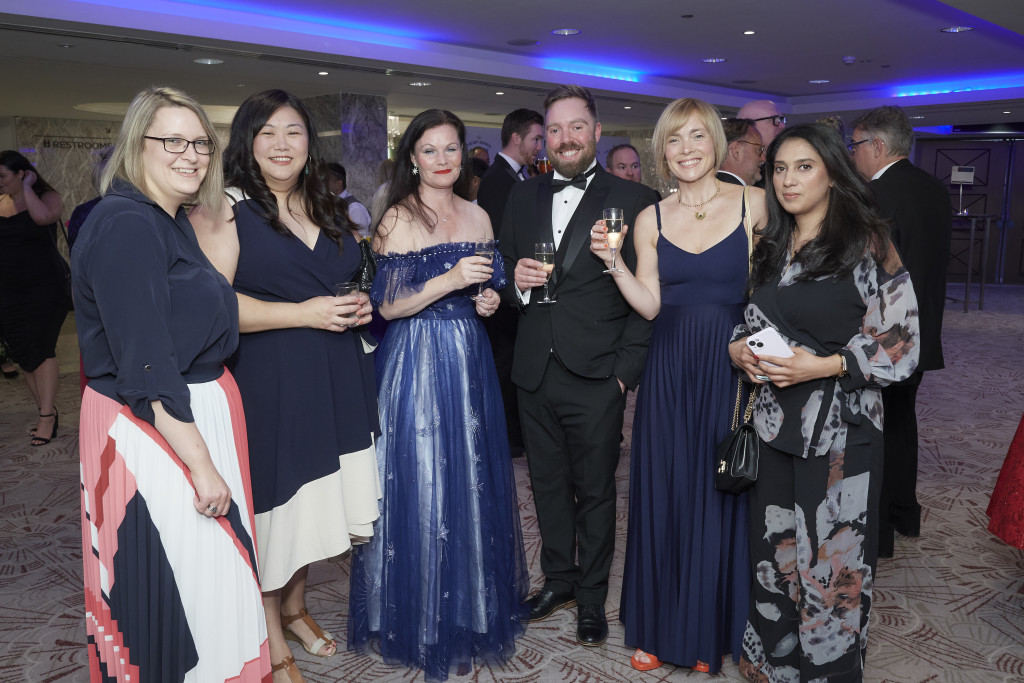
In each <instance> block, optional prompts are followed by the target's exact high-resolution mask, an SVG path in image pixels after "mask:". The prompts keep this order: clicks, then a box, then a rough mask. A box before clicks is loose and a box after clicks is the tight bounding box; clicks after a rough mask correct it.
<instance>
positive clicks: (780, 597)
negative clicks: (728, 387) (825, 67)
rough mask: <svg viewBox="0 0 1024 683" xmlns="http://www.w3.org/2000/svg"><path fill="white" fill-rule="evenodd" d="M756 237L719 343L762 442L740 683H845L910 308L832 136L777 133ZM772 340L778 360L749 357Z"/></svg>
mask: <svg viewBox="0 0 1024 683" xmlns="http://www.w3.org/2000/svg"><path fill="white" fill-rule="evenodd" d="M767 158H768V160H767V162H766V164H765V168H766V169H767V173H766V176H767V181H768V182H767V183H766V197H767V205H768V224H767V225H766V226H765V228H764V230H763V231H762V232H761V240H760V241H759V242H758V244H757V247H756V248H755V249H754V253H753V257H752V260H751V263H752V270H751V276H750V284H751V287H752V293H751V296H750V303H749V304H748V305H747V308H746V310H745V312H744V320H745V322H744V323H743V324H742V325H739V326H738V327H737V328H736V332H735V334H734V341H733V342H732V343H731V344H730V345H729V354H730V356H731V357H732V360H733V362H734V363H735V364H736V365H738V366H739V367H740V368H741V369H743V370H744V371H746V373H747V376H748V377H749V378H750V380H751V381H752V382H755V383H758V384H761V383H762V381H761V380H760V379H758V377H759V376H760V377H764V376H767V377H768V380H769V381H768V382H765V383H764V385H765V386H764V388H763V389H762V390H761V392H760V393H759V395H758V399H757V403H756V404H755V407H754V417H753V422H754V427H755V428H756V429H757V433H758V436H759V437H760V439H761V444H760V465H759V470H758V478H757V484H756V485H755V486H754V488H753V489H752V490H751V493H750V552H751V560H752V561H753V564H754V586H753V594H752V600H751V606H750V613H749V614H750V616H749V620H748V622H747V629H746V632H745V633H744V636H743V658H742V660H741V661H740V671H741V673H742V674H743V675H744V676H745V677H747V678H748V679H750V680H753V681H773V682H774V681H787V682H788V681H793V682H796V681H807V680H829V681H859V680H862V678H863V675H864V653H865V650H866V648H867V635H868V617H869V614H870V610H871V595H872V585H873V582H874V574H875V564H876V562H877V559H878V495H879V489H880V485H881V473H882V470H881V465H882V417H883V416H882V397H881V392H880V388H881V387H882V386H884V385H886V384H889V383H891V382H898V381H900V380H902V379H905V378H906V377H909V376H910V374H911V373H913V372H914V368H915V367H916V366H917V358H918V353H919V350H918V344H917V342H918V336H919V326H918V318H917V299H916V297H915V296H914V288H913V285H912V284H911V282H910V275H909V274H908V273H907V270H906V269H905V268H904V267H903V264H902V263H901V262H900V259H899V255H898V254H897V253H896V249H895V248H893V247H892V245H891V244H890V242H889V236H888V227H887V225H886V224H885V222H884V220H883V219H882V218H881V217H880V216H879V215H878V213H877V212H876V211H875V209H874V208H872V207H873V206H874V202H873V201H872V199H871V193H870V190H869V189H868V186H867V184H866V183H865V182H864V181H863V180H861V178H860V176H858V175H857V172H856V171H855V170H854V168H853V166H852V164H851V162H850V159H849V156H848V154H847V150H846V146H845V145H844V144H843V140H842V139H841V138H840V137H839V136H838V135H837V134H836V132H835V131H834V130H832V129H830V128H828V127H825V126H822V125H820V124H808V125H800V126H795V127H793V128H787V129H786V130H785V131H783V132H782V133H780V134H779V136H778V137H777V138H775V140H774V141H773V142H772V144H771V146H770V147H769V148H768V157H767ZM768 327H772V328H775V329H776V330H777V331H778V332H779V333H780V334H781V335H782V337H783V339H784V340H785V341H786V343H787V344H788V345H789V347H790V348H791V350H792V352H793V354H794V355H793V356H791V357H789V358H778V357H772V356H767V355H763V356H760V357H758V356H756V355H754V353H753V352H751V350H750V348H749V347H748V346H747V344H746V338H747V336H749V335H750V334H752V333H755V332H758V331H760V330H763V329H765V328H768Z"/></svg>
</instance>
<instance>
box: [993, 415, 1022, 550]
mask: <svg viewBox="0 0 1024 683" xmlns="http://www.w3.org/2000/svg"><path fill="white" fill-rule="evenodd" d="M988 516H989V517H991V518H992V521H990V522H989V523H988V530H989V531H991V532H992V533H994V534H995V535H996V536H998V537H999V538H1001V539H1003V540H1004V541H1006V542H1007V543H1009V544H1010V545H1013V546H1017V547H1018V548H1021V549H1024V417H1022V418H1021V421H1020V424H1019V425H1017V433H1016V434H1014V436H1013V441H1011V442H1010V450H1008V451H1007V452H1006V460H1004V461H1003V468H1002V470H1000V472H999V480H998V481H997V482H996V488H995V490H993V491H992V500H991V501H990V502H989V504H988Z"/></svg>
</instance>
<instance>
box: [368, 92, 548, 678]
mask: <svg viewBox="0 0 1024 683" xmlns="http://www.w3.org/2000/svg"><path fill="white" fill-rule="evenodd" d="M465 149H466V129H465V126H463V124H462V122H461V121H460V120H459V119H458V118H457V117H456V116H455V115H454V114H452V113H451V112H447V111H442V110H439V109H431V110H428V111H425V112H422V113H420V114H419V115H417V116H416V118H414V119H413V120H412V122H411V123H410V124H409V127H408V128H407V129H406V132H405V135H403V137H402V140H401V142H400V143H399V146H398V152H397V154H396V168H395V177H394V179H393V180H392V183H391V185H390V186H389V190H388V191H389V195H388V209H387V211H386V212H385V214H384V217H383V219H382V220H381V222H380V225H379V227H378V229H377V232H376V234H375V237H374V244H375V249H376V250H377V251H379V252H381V254H380V257H379V259H378V267H379V270H378V272H377V277H376V279H375V281H374V285H373V292H372V293H371V295H372V297H373V299H374V301H375V303H378V304H379V306H380V312H381V313H382V315H383V316H384V317H385V318H389V319H391V321H392V322H391V325H390V326H389V327H388V331H387V334H386V335H385V336H384V340H383V341H382V342H381V348H380V349H379V350H378V352H377V354H378V355H377V376H378V381H379V397H380V416H381V432H382V433H381V437H380V442H379V444H378V449H377V458H378V465H379V467H380V471H381V481H382V483H383V486H384V499H383V501H382V508H381V510H382V511H381V518H380V519H379V520H378V521H377V523H376V524H375V525H374V535H373V539H372V541H371V542H370V543H368V544H367V545H364V546H360V547H358V548H357V549H356V550H355V552H354V553H353V556H352V587H351V591H350V602H349V604H350V608H349V631H348V640H349V647H352V648H363V647H365V646H366V645H367V644H368V643H369V642H370V641H371V640H378V641H379V648H380V653H381V655H382V656H383V657H384V660H385V661H386V662H392V663H400V664H406V665H409V666H414V667H417V668H421V669H423V670H424V673H425V674H426V678H427V680H428V681H432V680H445V679H446V678H448V674H449V670H450V669H454V670H455V671H457V672H458V673H467V672H468V671H469V670H470V667H471V666H472V665H473V664H474V663H475V664H481V663H491V664H497V665H500V664H502V663H504V662H505V661H507V660H508V659H509V658H510V657H511V656H512V655H513V654H514V653H515V638H516V637H518V636H519V635H521V634H522V633H523V628H524V627H523V625H522V624H521V623H520V618H521V616H522V615H523V611H522V608H521V607H520V603H521V602H522V601H523V599H524V598H525V597H526V589H527V586H528V580H527V576H526V565H525V560H524V556H523V541H522V536H521V534H520V529H519V508H518V502H517V499H516V488H515V480H514V479H513V477H512V462H511V458H510V457H509V450H508V437H507V434H506V431H505V415H504V409H503V407H502V402H501V389H500V387H499V385H498V377H497V373H496V371H495V369H494V360H493V357H492V355H491V349H490V343H489V342H488V340H487V334H486V332H485V331H484V328H483V324H482V323H481V321H480V317H481V316H482V317H487V316H490V315H491V314H492V313H493V312H494V310H495V309H496V308H497V307H498V295H497V293H496V292H495V291H494V290H495V289H496V288H498V289H500V288H501V287H503V286H504V285H505V278H504V274H503V273H504V270H503V268H502V262H501V255H500V254H499V253H498V251H497V250H495V252H494V261H493V263H492V261H491V259H490V258H485V257H483V256H476V255H475V254H474V242H475V241H476V240H478V239H481V238H485V237H487V238H489V237H491V227H490V221H489V220H488V218H487V214H486V213H485V212H484V210H483V209H481V208H480V207H478V206H476V205H474V204H471V203H470V202H468V201H466V200H465V199H463V198H462V196H460V194H461V193H463V192H464V189H465V186H466V185H468V183H469V180H470V177H471V174H470V173H468V171H469V164H468V163H467V162H466V158H465V157H464V152H465ZM478 287H479V288H481V289H482V290H483V295H482V296H481V297H479V298H477V299H476V300H475V301H474V300H473V299H472V298H471V297H472V296H474V295H476V294H477V289H478Z"/></svg>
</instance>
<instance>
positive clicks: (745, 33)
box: [743, 31, 754, 36]
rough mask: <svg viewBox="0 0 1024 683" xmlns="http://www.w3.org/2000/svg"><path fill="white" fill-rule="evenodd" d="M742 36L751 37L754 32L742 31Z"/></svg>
mask: <svg viewBox="0 0 1024 683" xmlns="http://www.w3.org/2000/svg"><path fill="white" fill-rule="evenodd" d="M743 35H745V36H752V35H754V32H753V31H744V32H743Z"/></svg>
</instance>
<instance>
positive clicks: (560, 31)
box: [551, 28, 582, 36]
mask: <svg viewBox="0 0 1024 683" xmlns="http://www.w3.org/2000/svg"><path fill="white" fill-rule="evenodd" d="M551 33H553V34H554V35H556V36H575V35H578V34H580V33H582V31H580V30H579V29H578V28H556V29H555V30H554V31H552V32H551Z"/></svg>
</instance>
